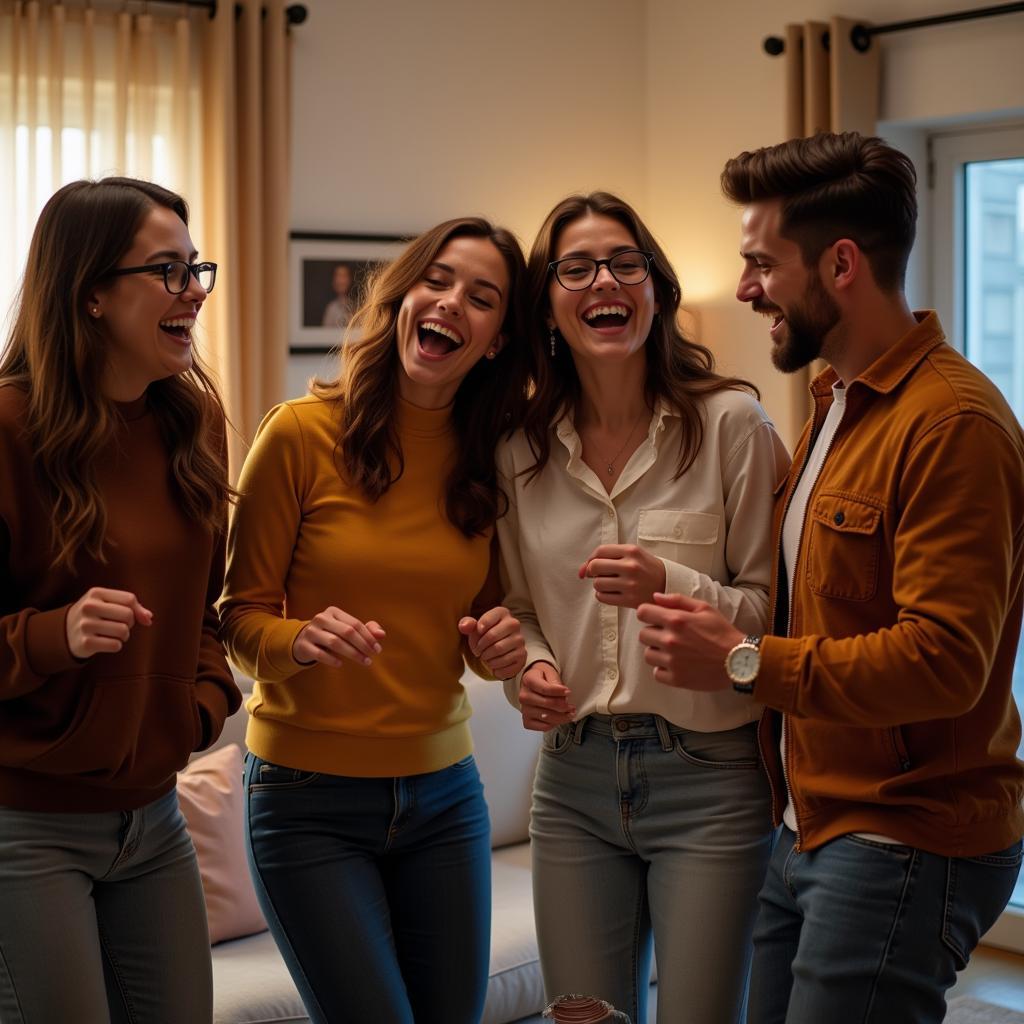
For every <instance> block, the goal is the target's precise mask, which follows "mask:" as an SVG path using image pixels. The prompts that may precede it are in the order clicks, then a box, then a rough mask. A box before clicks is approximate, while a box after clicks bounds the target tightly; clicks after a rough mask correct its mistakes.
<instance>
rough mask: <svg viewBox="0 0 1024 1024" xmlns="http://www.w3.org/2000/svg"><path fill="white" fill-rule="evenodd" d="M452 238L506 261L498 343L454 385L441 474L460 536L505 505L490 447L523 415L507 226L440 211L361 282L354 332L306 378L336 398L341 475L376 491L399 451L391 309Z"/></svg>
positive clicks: (518, 259)
mask: <svg viewBox="0 0 1024 1024" xmlns="http://www.w3.org/2000/svg"><path fill="white" fill-rule="evenodd" d="M453 238H483V239H486V240H487V241H489V242H491V243H492V244H493V245H494V247H495V248H496V249H497V250H498V252H499V253H500V254H501V256H502V257H503V259H504V261H505V265H506V267H507V268H508V283H509V287H508V298H507V308H506V311H505V317H504V320H503V322H502V325H501V333H502V334H503V335H504V337H505V345H504V347H503V348H502V350H501V351H500V352H499V353H498V355H497V356H496V358H494V359H481V360H480V361H479V362H478V363H477V364H476V365H475V366H473V368H472V369H471V370H470V371H469V373H468V374H467V375H466V377H465V378H464V379H463V381H462V383H461V384H460V385H459V389H458V391H457V392H456V394H455V402H454V406H453V409H452V423H453V426H454V429H455V435H456V438H457V444H458V453H457V456H456V461H455V466H454V467H453V469H452V471H451V474H450V475H449V477H448V479H447V481H446V482H445V512H446V514H447V516H448V519H449V520H450V521H451V522H452V523H453V524H454V525H455V526H456V527H458V529H459V530H461V531H462V533H464V534H465V535H466V536H467V537H472V536H474V535H476V534H480V533H484V532H485V531H486V530H488V529H489V528H490V527H491V526H492V525H493V524H494V521H495V520H496V519H497V517H498V516H499V515H501V514H502V513H503V511H504V504H505V502H504V495H503V494H502V493H501V491H500V489H499V487H498V475H497V468H496V466H495V461H494V450H495V447H496V446H497V443H498V440H499V438H500V437H501V436H502V435H503V434H505V433H508V432H510V431H511V430H512V429H514V428H515V427H516V426H518V424H519V422H520V420H521V418H522V409H523V404H524V401H525V395H526V386H527V380H528V372H527V365H526V360H527V356H526V352H525V347H524V346H523V344H522V340H521V339H522V305H521V303H522V282H523V277H524V275H525V271H526V266H525V263H524V260H523V252H522V249H520V247H519V243H518V242H517V241H516V239H515V236H514V235H512V234H511V233H510V232H509V231H506V230H505V229H504V228H499V227H495V226H494V225H492V224H491V223H490V222H489V221H486V220H484V219H483V218H480V217H462V218H458V219H456V220H448V221H445V222H444V223H443V224H438V225H437V227H434V228H431V229H430V230H429V231H425V232H424V233H423V234H422V235H420V236H419V237H417V238H415V239H414V240H413V241H412V242H411V243H410V244H409V246H408V247H407V248H406V249H405V251H404V252H403V253H402V254H401V255H400V256H399V257H398V258H397V259H396V260H395V261H394V262H392V263H389V264H387V265H386V266H385V267H383V268H382V269H381V270H380V271H378V272H377V274H375V275H374V278H373V280H372V281H371V282H370V286H369V290H368V293H367V298H366V301H365V302H364V303H363V304H362V306H361V307H360V308H359V309H358V310H357V311H356V312H355V314H354V315H353V317H352V319H351V321H350V325H351V327H352V328H354V332H355V333H357V334H358V340H350V341H348V342H347V343H346V345H345V353H344V362H343V367H342V371H341V373H340V375H339V376H338V377H337V378H335V379H334V380H330V381H322V380H315V381H314V382H313V385H312V388H311V390H312V392H313V394H315V395H317V396H318V397H320V398H323V399H327V400H336V401H338V403H339V407H340V408H339V412H340V419H341V430H340V434H339V439H338V453H339V456H340V461H341V464H342V466H343V468H344V470H345V472H346V474H347V476H348V478H349V479H350V480H351V481H352V483H354V484H355V485H356V486H358V487H359V488H360V489H361V490H362V492H363V493H364V494H365V495H366V497H367V498H368V499H369V500H370V501H376V500H377V499H378V498H380V497H381V495H383V494H384V493H385V492H386V491H387V490H388V488H390V487H391V485H392V484H393V483H394V482H395V481H396V480H397V479H398V478H399V477H400V476H401V475H402V471H403V469H404V457H403V454H402V448H401V444H400V443H399V438H398V434H397V431H396V426H395V404H396V399H397V393H398V375H399V372H400V363H399V358H398V344H397V340H396V324H397V322H398V312H399V310H400V309H401V306H402V301H403V300H404V298H405V295H406V293H407V292H408V291H409V289H410V288H412V287H413V286H414V285H415V284H417V283H418V282H419V281H420V280H422V278H423V275H424V274H425V273H426V271H427V269H428V268H429V267H430V265H431V264H432V263H433V262H434V260H435V259H436V258H437V255H438V253H439V252H440V251H441V250H442V249H443V248H444V247H445V246H446V245H447V244H448V242H450V241H451V240H452V239H453Z"/></svg>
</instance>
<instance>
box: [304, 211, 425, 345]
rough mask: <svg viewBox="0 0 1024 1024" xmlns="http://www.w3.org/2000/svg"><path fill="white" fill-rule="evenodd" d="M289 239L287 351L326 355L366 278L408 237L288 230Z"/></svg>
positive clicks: (341, 331) (338, 337)
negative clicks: (288, 329) (288, 326)
mask: <svg viewBox="0 0 1024 1024" xmlns="http://www.w3.org/2000/svg"><path fill="white" fill-rule="evenodd" d="M289 237H290V239H291V245H290V250H289V264H290V266H289V278H290V291H289V296H290V297H289V311H290V313H289V323H290V331H289V334H290V337H289V344H288V351H289V352H290V353H292V354H295V355H298V354H307V355H313V354H317V353H326V352H330V351H332V350H333V349H335V348H337V347H338V346H339V345H340V344H341V342H342V339H343V337H344V333H345V329H346V327H347V326H348V321H349V318H350V317H351V315H352V314H353V313H354V312H355V310H356V307H357V306H358V305H359V303H360V301H361V300H362V298H363V295H364V293H365V288H366V282H367V280H368V279H369V277H370V275H371V274H372V273H373V271H374V270H376V269H377V268H378V267H379V266H380V265H381V264H382V263H387V262H388V261H389V260H391V259H393V258H394V257H395V256H396V255H397V253H399V252H400V251H401V249H402V247H403V246H404V245H405V243H406V241H408V239H407V238H405V237H403V236H401V235H359V234H333V233H329V232H323V231H293V232H291V234H290V236H289Z"/></svg>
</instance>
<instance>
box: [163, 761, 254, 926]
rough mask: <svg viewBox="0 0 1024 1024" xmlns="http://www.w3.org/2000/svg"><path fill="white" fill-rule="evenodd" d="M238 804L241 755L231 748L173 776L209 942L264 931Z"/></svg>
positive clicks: (240, 800) (239, 804)
mask: <svg viewBox="0 0 1024 1024" xmlns="http://www.w3.org/2000/svg"><path fill="white" fill-rule="evenodd" d="M242 799H243V796H242V752H241V750H240V749H239V748H238V747H237V746H236V745H235V744H234V743H229V744H228V745H227V746H226V747H220V748H218V749H217V750H214V751H213V752H211V753H209V754H204V755H203V756H202V757H199V758H196V759H195V760H194V761H190V762H189V763H188V764H187V765H186V766H185V769H184V771H182V772H179V774H178V803H179V804H180V805H181V813H182V814H183V815H184V816H185V823H186V824H187V825H188V830H189V832H190V833H191V835H192V842H193V843H194V844H195V847H196V858H197V859H198V861H199V874H200V875H201V876H202V879H203V895H204V896H205V897H206V919H207V922H208V923H209V926H210V942H221V941H223V940H224V939H237V938H239V937H240V936H242V935H251V934H252V933H253V932H260V931H263V930H264V929H265V928H266V927H267V923H266V921H264V920H263V914H262V913H261V912H260V908H259V904H258V903H257V902H256V893H255V892H254V891H253V887H252V881H251V879H250V877H249V868H248V865H247V864H246V858H245V839H244V835H243V832H242V829H243V805H242Z"/></svg>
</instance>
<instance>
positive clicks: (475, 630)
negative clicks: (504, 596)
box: [459, 605, 526, 679]
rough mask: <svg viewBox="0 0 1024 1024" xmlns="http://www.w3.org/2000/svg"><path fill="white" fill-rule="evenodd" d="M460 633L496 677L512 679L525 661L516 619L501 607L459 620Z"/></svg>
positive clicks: (524, 645) (521, 636)
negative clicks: (477, 617) (475, 616)
mask: <svg viewBox="0 0 1024 1024" xmlns="http://www.w3.org/2000/svg"><path fill="white" fill-rule="evenodd" d="M459 632H460V633H461V634H462V635H463V636H464V637H465V638H466V642H467V643H468V644H469V649H470V651H472V652H473V654H475V655H476V656H477V657H478V658H479V659H480V660H481V661H482V662H483V663H484V664H485V665H486V666H487V668H488V669H489V670H490V671H491V672H492V673H493V674H494V677H495V678H496V679H511V678H512V676H514V675H517V674H518V673H519V672H521V671H522V670H523V666H524V665H525V664H526V641H525V640H524V639H523V633H522V630H521V629H520V628H519V620H518V619H517V618H515V616H513V615H512V613H511V612H510V611H509V610H508V609H507V608H504V607H502V606H500V605H499V606H498V607H496V608H491V609H490V610H489V611H486V612H484V613H483V615H481V616H480V618H479V619H474V618H473V617H472V616H471V615H467V616H465V617H464V618H462V619H459Z"/></svg>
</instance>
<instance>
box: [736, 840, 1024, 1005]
mask: <svg viewBox="0 0 1024 1024" xmlns="http://www.w3.org/2000/svg"><path fill="white" fill-rule="evenodd" d="M794 839H795V836H794V834H793V832H791V831H790V830H789V829H788V828H785V827H783V828H782V830H781V836H780V841H779V843H778V845H777V846H776V848H775V852H774V854H773V856H772V861H771V865H770V866H769V869H768V878H767V880H766V881H765V885H764V889H763V891H762V893H761V900H760V902H761V907H760V914H759V916H758V919H757V927H756V928H755V931H754V967H753V972H752V978H751V988H750V1016H749V1018H748V1021H749V1024H783V1022H785V1024H821V1022H822V1021H827V1022H828V1024H893V1022H894V1021H913V1022H914V1024H939V1021H941V1020H942V1019H943V1017H944V1016H945V1013H946V1000H945V992H946V990H947V989H948V988H949V987H950V986H951V985H952V984H953V982H954V981H955V980H956V972H957V971H959V970H962V969H963V968H964V967H966V966H967V960H968V958H969V957H970V955H971V953H972V951H973V950H974V947H975V946H976V945H977V944H978V939H979V938H980V937H981V936H982V935H983V934H984V933H985V932H986V931H987V930H988V928H989V927H990V926H991V925H992V923H993V922H994V921H995V919H996V918H997V917H998V916H999V915H1000V914H1001V913H1002V911H1003V908H1004V907H1005V906H1006V903H1007V901H1008V900H1009V898H1010V895H1011V893H1012V892H1013V887H1014V885H1015V883H1016V881H1017V874H1018V872H1019V871H1020V864H1021V844H1020V842H1016V843H1014V844H1013V846H1011V847H1010V848H1009V849H1007V850H1001V851H999V852H998V853H992V854H988V855H987V856H984V857H963V858H958V857H940V856H938V855H937V854H934V853H925V852H924V851H923V850H916V849H914V848H912V847H909V846H897V845H891V844H888V843H879V842H874V841H873V840H870V839H862V838H860V837H859V836H852V835H848V836H841V837H840V838H838V839H833V840H832V841H831V842H829V843H826V844H825V845H824V846H820V847H818V848H817V849H814V850H809V851H806V852H803V853H800V852H797V851H796V850H795V849H794V848H793V843H794Z"/></svg>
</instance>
